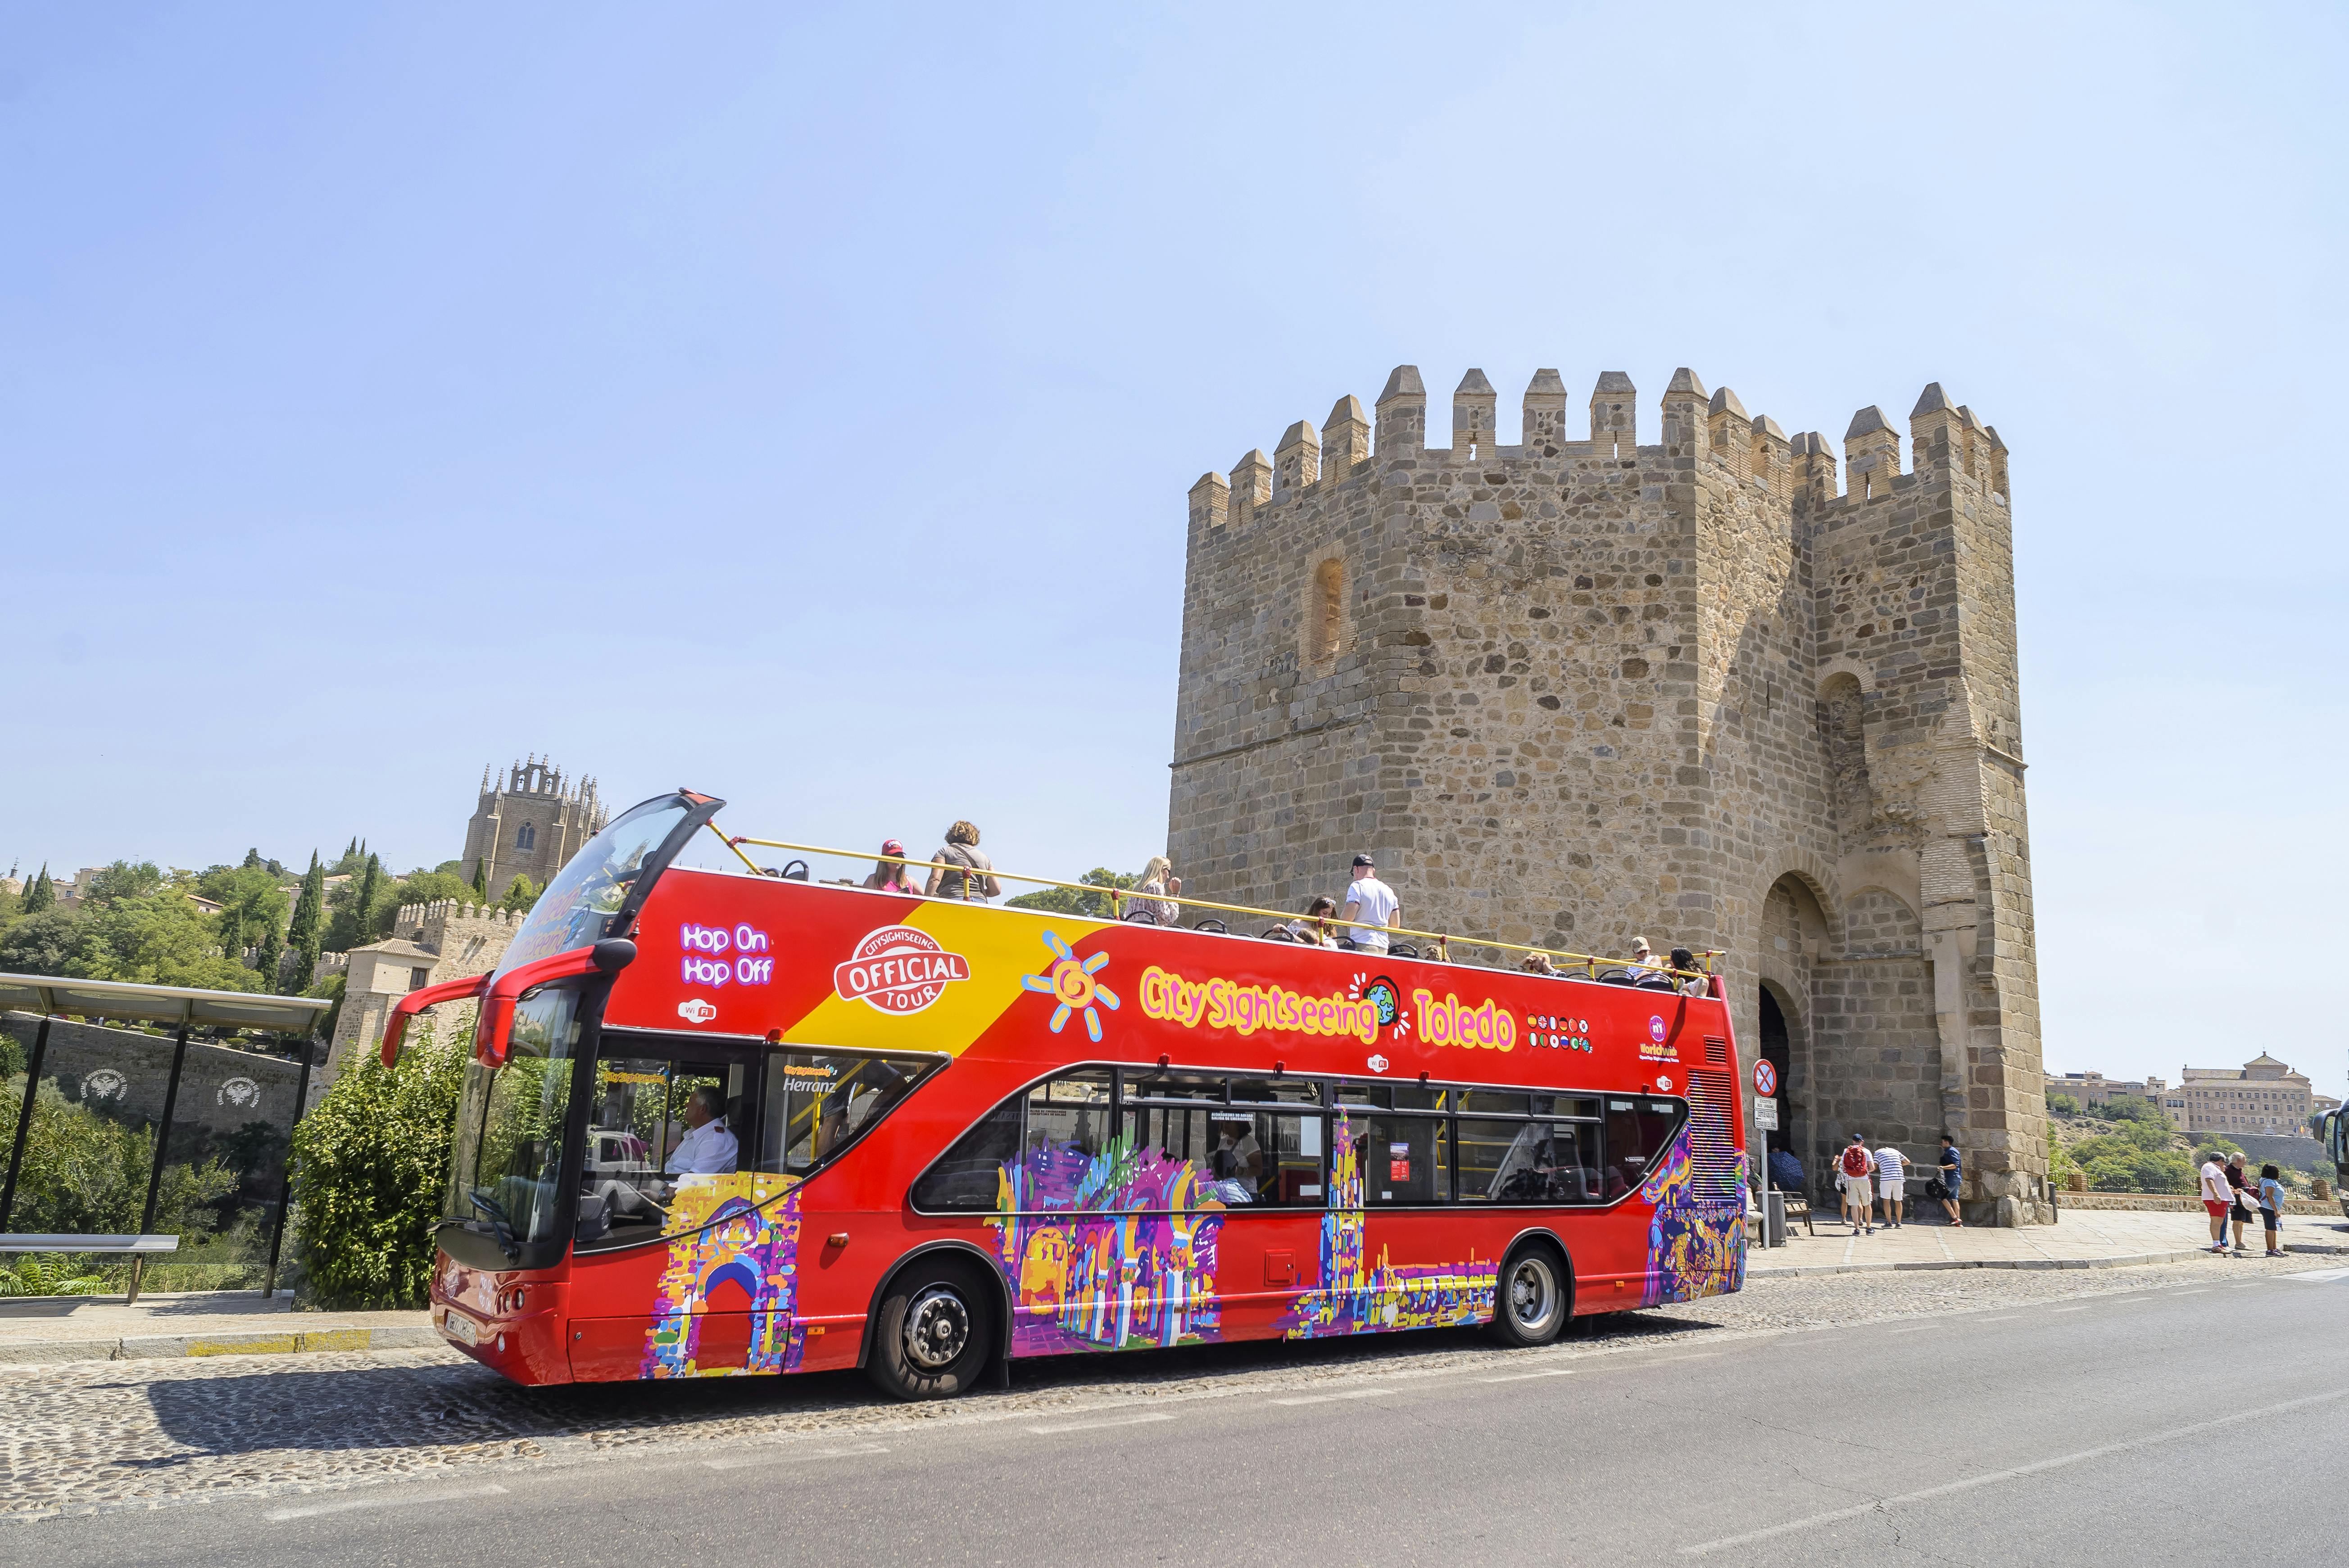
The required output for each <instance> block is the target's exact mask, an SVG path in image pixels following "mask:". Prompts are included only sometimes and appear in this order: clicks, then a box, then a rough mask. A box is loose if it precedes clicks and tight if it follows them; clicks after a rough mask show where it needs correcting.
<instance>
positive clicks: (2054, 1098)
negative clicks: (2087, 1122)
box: [2047, 1094, 2080, 1116]
mask: <svg viewBox="0 0 2349 1568" xmlns="http://www.w3.org/2000/svg"><path fill="white" fill-rule="evenodd" d="M2047 1109H2050V1110H2052V1111H2054V1112H2055V1113H2056V1114H2057V1115H2058V1116H2077V1115H2079V1114H2080V1102H2079V1101H2078V1100H2076V1099H2073V1098H2072V1097H2071V1096H2070V1095H2068V1094H2051V1095H2049V1096H2048V1097H2047Z"/></svg>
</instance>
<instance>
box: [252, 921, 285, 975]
mask: <svg viewBox="0 0 2349 1568" xmlns="http://www.w3.org/2000/svg"><path fill="white" fill-rule="evenodd" d="M284 969H285V938H284V937H282V936H280V935H278V934H277V928H276V927H275V926H274V925H273V926H270V927H268V928H267V929H266V930H264V931H263V932H262V934H261V946H260V949H259V951H258V952H257V953H256V954H254V964H253V972H254V974H255V975H259V976H260V977H261V988H262V989H263V990H264V991H274V990H276V989H278V987H279V986H281V985H284V984H285V982H284V981H283V980H282V979H281V978H279V976H280V974H281V972H282V971H283V970H284Z"/></svg>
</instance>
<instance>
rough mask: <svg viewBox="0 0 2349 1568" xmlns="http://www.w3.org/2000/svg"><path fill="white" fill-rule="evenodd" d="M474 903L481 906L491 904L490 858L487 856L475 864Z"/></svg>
mask: <svg viewBox="0 0 2349 1568" xmlns="http://www.w3.org/2000/svg"><path fill="white" fill-rule="evenodd" d="M473 902H474V903H479V904H486V903H489V902H490V858H489V857H488V856H487V855H483V856H481V858H480V859H478V860H476V861H474V862H473Z"/></svg>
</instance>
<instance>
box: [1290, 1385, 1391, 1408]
mask: <svg viewBox="0 0 2349 1568" xmlns="http://www.w3.org/2000/svg"><path fill="white" fill-rule="evenodd" d="M1393 1392H1394V1390H1393V1389H1392V1388H1348V1389H1346V1390H1345V1391H1344V1392H1343V1393H1338V1394H1307V1395H1304V1396H1302V1397H1301V1398H1295V1399H1275V1400H1274V1401H1272V1402H1273V1403H1274V1404H1276V1405H1326V1404H1328V1403H1329V1402H1330V1400H1332V1399H1375V1398H1379V1397H1380V1396H1381V1395H1384V1394H1392V1393H1393Z"/></svg>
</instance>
